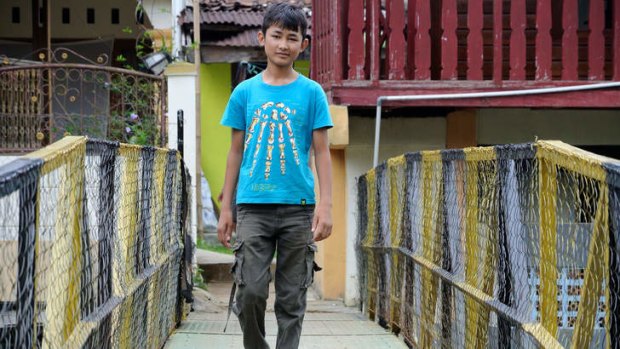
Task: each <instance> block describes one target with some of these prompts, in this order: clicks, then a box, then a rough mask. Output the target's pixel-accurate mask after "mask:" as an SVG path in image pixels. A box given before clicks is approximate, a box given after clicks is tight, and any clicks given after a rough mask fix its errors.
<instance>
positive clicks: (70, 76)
mask: <svg viewBox="0 0 620 349" xmlns="http://www.w3.org/2000/svg"><path fill="white" fill-rule="evenodd" d="M43 57H44V56H43ZM2 61H4V63H5V64H9V63H10V61H9V59H8V58H3V57H0V63H2ZM75 62H79V63H75ZM107 64H108V58H107V56H106V55H101V56H100V57H99V58H97V60H96V62H93V61H90V60H88V59H86V58H84V57H82V56H80V55H79V54H77V53H75V52H73V51H71V50H68V49H63V48H59V49H56V50H54V51H53V52H52V55H51V60H50V62H47V61H46V62H31V63H30V64H23V63H22V64H13V65H11V66H4V67H0V153H20V152H21V153H23V152H29V151H32V150H35V149H38V148H41V147H42V146H45V145H47V144H51V143H53V142H54V141H56V140H59V139H60V138H62V137H64V136H66V135H86V136H90V137H94V138H101V139H109V140H113V141H119V142H125V143H135V144H141V145H163V144H165V142H166V80H165V78H164V77H161V76H155V75H149V74H145V73H141V72H138V71H133V70H126V69H119V68H113V67H109V66H107Z"/></svg>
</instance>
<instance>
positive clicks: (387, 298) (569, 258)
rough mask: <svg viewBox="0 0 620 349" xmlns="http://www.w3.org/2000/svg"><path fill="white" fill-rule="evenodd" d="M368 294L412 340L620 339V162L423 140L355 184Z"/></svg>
mask: <svg viewBox="0 0 620 349" xmlns="http://www.w3.org/2000/svg"><path fill="white" fill-rule="evenodd" d="M358 211H359V212H358V217H359V222H358V231H359V233H358V238H357V241H358V250H357V256H358V264H359V267H360V268H359V270H360V294H361V296H362V302H363V306H364V309H365V311H366V312H367V313H368V314H369V316H370V318H371V319H375V320H376V321H378V322H379V323H380V324H381V325H383V326H385V327H388V328H390V329H391V330H392V331H394V332H396V333H398V334H400V335H402V337H403V338H404V340H405V341H406V342H407V343H408V344H409V345H411V346H413V347H418V348H431V347H450V348H451V347H459V348H462V347H466V348H482V347H500V348H505V347H517V348H523V347H527V348H529V347H545V348H547V347H549V348H552V347H553V348H555V347H558V348H559V347H572V348H584V347H597V348H618V347H620V307H619V305H620V282H619V278H620V257H619V255H620V237H619V226H620V162H618V161H617V160H613V159H609V158H605V157H601V156H597V155H595V154H591V153H588V152H585V151H583V150H580V149H578V148H574V147H572V146H569V145H567V144H564V143H561V142H552V141H538V142H536V143H533V144H522V145H506V146H496V147H483V148H467V149H461V150H444V151H425V152H420V153H415V154H406V155H404V156H400V157H397V158H393V159H390V160H388V161H387V162H386V163H384V164H382V165H380V166H378V167H376V168H374V169H372V170H371V171H369V172H368V173H366V174H365V175H363V176H362V177H360V179H359V181H358Z"/></svg>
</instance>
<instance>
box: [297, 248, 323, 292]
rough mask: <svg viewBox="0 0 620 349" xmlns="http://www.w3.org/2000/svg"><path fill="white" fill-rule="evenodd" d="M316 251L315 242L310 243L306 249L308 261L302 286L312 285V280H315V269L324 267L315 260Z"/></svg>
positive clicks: (318, 269)
mask: <svg viewBox="0 0 620 349" xmlns="http://www.w3.org/2000/svg"><path fill="white" fill-rule="evenodd" d="M315 253H316V245H315V244H313V243H312V244H309V245H308V248H307V249H306V263H305V264H306V273H305V276H304V278H303V282H302V284H301V288H308V287H310V285H312V282H313V281H314V272H315V271H320V270H321V269H322V268H321V267H319V265H318V264H316V262H315V261H314V255H315Z"/></svg>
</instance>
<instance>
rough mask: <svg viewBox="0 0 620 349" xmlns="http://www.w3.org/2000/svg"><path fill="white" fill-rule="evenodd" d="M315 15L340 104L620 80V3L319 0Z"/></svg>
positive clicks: (327, 74) (315, 57)
mask: <svg viewBox="0 0 620 349" xmlns="http://www.w3.org/2000/svg"><path fill="white" fill-rule="evenodd" d="M312 18H313V35H314V37H313V40H314V42H313V47H312V74H313V77H314V79H315V80H317V81H318V82H319V83H321V84H322V86H323V87H324V88H325V89H326V90H327V91H328V93H329V95H330V97H332V98H333V99H334V101H335V102H337V103H343V104H353V105H355V104H358V105H366V104H368V105H370V104H373V103H374V102H375V101H376V98H374V97H376V95H377V94H382V93H388V94H389V93H393V94H408V93H411V92H412V91H420V90H425V91H428V90H429V89H431V90H433V91H434V92H438V90H443V91H451V92H455V91H465V90H472V89H473V90H493V89H500V88H501V89H512V88H533V87H542V86H546V87H548V86H566V85H574V84H584V83H591V82H602V81H620V57H619V54H620V0H585V1H584V0H519V1H517V0H513V1H510V0H503V1H502V0H365V1H363V0H314V2H313V16H312ZM364 89H366V90H374V92H372V93H365V92H363V90H364ZM613 92H614V93H618V91H613ZM602 93H603V94H604V95H605V94H609V93H610V92H609V91H604V92H602ZM366 96H369V97H372V98H366ZM616 96H617V95H616ZM610 103H611V104H610ZM618 103H619V102H617V101H616V102H615V104H614V102H613V101H610V102H608V103H607V104H609V105H617V104H618Z"/></svg>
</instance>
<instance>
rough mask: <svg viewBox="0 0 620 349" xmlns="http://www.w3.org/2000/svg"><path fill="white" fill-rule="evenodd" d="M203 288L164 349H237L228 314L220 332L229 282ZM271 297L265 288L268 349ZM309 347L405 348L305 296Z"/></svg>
mask: <svg viewBox="0 0 620 349" xmlns="http://www.w3.org/2000/svg"><path fill="white" fill-rule="evenodd" d="M203 257H207V256H206V255H204V256H203ZM214 257H217V258H221V259H220V260H219V261H220V262H225V259H226V258H228V257H223V256H214ZM212 261H213V260H212ZM207 287H208V291H203V290H200V289H198V290H195V291H194V295H195V298H196V302H195V305H194V311H193V312H192V313H190V315H189V317H188V319H187V320H186V321H184V322H183V324H182V325H181V327H179V328H178V329H177V330H176V331H175V333H173V334H172V336H171V337H170V338H169V339H168V342H167V343H166V345H165V347H164V348H165V349H180V348H188V349H191V348H216V349H220V348H222V349H224V348H235V349H237V348H243V341H242V337H241V329H240V327H239V323H238V321H237V318H236V317H235V315H234V314H233V315H231V318H230V322H229V324H228V329H227V330H226V333H224V332H223V329H224V324H225V322H226V312H227V305H228V298H229V295H230V287H231V284H230V282H210V283H209V284H208V285H207ZM274 298H275V297H274V290H273V284H271V290H270V295H269V301H268V305H267V310H268V313H267V317H266V320H265V325H266V331H267V340H268V342H269V344H270V345H271V347H272V348H275V339H276V332H277V324H276V319H275V315H274V313H273V300H274ZM310 348H316V349H345V348H350V349H396V348H398V349H406V348H407V346H406V345H405V344H404V343H403V342H402V340H400V339H398V338H397V337H396V336H394V335H393V334H391V333H390V332H388V331H386V330H385V329H383V328H381V327H380V326H379V325H377V324H375V323H373V322H370V321H368V320H367V319H366V318H365V317H364V316H363V315H362V314H361V313H360V312H359V311H358V310H357V309H356V308H347V307H345V306H344V305H343V304H342V302H340V301H322V300H319V299H317V296H316V294H314V293H313V292H309V294H308V311H307V313H306V317H305V320H304V327H303V332H302V338H301V343H300V349H310Z"/></svg>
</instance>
